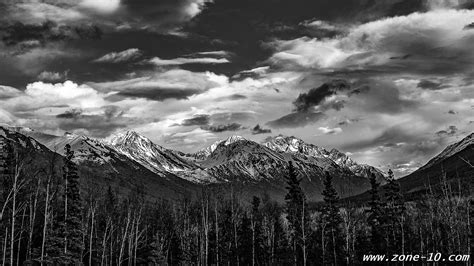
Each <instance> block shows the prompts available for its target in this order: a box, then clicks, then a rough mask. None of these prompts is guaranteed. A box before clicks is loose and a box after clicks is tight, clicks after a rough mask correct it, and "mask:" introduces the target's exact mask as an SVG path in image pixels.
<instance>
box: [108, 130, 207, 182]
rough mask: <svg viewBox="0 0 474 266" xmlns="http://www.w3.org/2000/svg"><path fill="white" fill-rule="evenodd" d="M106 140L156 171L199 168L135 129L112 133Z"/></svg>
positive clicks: (118, 149)
mask: <svg viewBox="0 0 474 266" xmlns="http://www.w3.org/2000/svg"><path fill="white" fill-rule="evenodd" d="M104 142H105V143H107V144H109V145H110V146H111V147H113V148H115V149H116V150H117V151H119V152H121V153H122V154H124V155H126V156H128V157H129V158H131V159H133V160H135V161H137V162H139V163H140V164H142V165H143V166H145V167H146V168H148V169H149V170H151V171H153V172H155V173H163V172H167V171H168V172H181V171H189V170H195V169H198V168H199V167H198V166H197V165H195V164H194V163H192V162H191V161H188V160H186V159H184V158H182V157H181V156H179V155H178V154H176V153H175V152H174V151H172V150H168V149H165V148H163V147H161V146H159V145H156V144H155V143H153V142H152V141H151V140H150V139H148V138H146V137H144V136H142V135H140V134H138V133H136V132H134V131H127V132H123V133H119V134H116V135H112V136H111V137H109V138H108V139H106V140H104Z"/></svg>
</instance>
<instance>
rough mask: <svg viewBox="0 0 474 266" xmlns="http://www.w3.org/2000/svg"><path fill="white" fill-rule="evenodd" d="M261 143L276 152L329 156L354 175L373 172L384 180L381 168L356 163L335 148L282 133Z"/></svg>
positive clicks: (317, 156) (366, 174)
mask: <svg viewBox="0 0 474 266" xmlns="http://www.w3.org/2000/svg"><path fill="white" fill-rule="evenodd" d="M263 145H265V146H266V147H268V148H270V149H272V150H275V151H278V152H289V153H299V154H304V155H307V156H312V157H316V158H329V159H331V160H332V161H334V162H335V163H336V164H337V165H339V166H341V167H343V168H346V169H348V170H350V171H351V172H352V173H354V174H355V175H358V176H363V177H366V178H368V177H369V176H370V175H371V174H372V173H374V174H375V175H376V176H377V179H379V181H384V174H383V172H382V171H381V170H379V169H377V168H375V167H373V166H370V165H366V164H358V163H356V162H355V161H354V160H352V158H350V157H349V156H347V155H346V154H344V153H342V152H340V151H339V150H337V149H332V150H331V151H328V150H326V149H325V148H323V147H319V146H316V145H313V144H309V143H305V142H304V141H303V140H301V139H298V138H296V137H293V136H291V137H288V136H282V135H279V136H276V137H269V138H267V139H265V141H264V142H263Z"/></svg>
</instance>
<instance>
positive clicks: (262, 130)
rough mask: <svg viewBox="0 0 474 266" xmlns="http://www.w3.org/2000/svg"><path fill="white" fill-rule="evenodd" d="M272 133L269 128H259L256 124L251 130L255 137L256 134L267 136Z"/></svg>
mask: <svg viewBox="0 0 474 266" xmlns="http://www.w3.org/2000/svg"><path fill="white" fill-rule="evenodd" d="M268 133H272V130H271V129H269V128H262V127H260V125H259V124H257V125H256V126H255V127H253V128H252V134H253V135H257V134H268Z"/></svg>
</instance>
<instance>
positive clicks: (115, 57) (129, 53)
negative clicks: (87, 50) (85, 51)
mask: <svg viewBox="0 0 474 266" xmlns="http://www.w3.org/2000/svg"><path fill="white" fill-rule="evenodd" d="M141 56H142V52H141V51H140V50H139V49H137V48H130V49H127V50H124V51H121V52H111V53H108V54H106V55H104V56H102V57H100V58H97V59H96V60H94V61H93V62H96V63H121V62H127V61H131V60H135V59H138V58H139V57H141Z"/></svg>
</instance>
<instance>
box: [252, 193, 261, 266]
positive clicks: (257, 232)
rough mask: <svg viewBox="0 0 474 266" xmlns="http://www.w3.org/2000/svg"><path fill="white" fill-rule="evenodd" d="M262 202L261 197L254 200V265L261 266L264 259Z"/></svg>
mask: <svg viewBox="0 0 474 266" xmlns="http://www.w3.org/2000/svg"><path fill="white" fill-rule="evenodd" d="M260 201H261V200H260V198H259V197H256V196H254V197H253V198H252V265H255V264H261V263H259V262H260V261H262V262H263V260H262V258H263V257H264V247H263V236H262V214H261V212H260Z"/></svg>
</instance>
